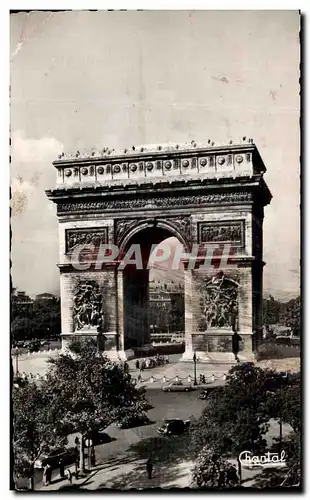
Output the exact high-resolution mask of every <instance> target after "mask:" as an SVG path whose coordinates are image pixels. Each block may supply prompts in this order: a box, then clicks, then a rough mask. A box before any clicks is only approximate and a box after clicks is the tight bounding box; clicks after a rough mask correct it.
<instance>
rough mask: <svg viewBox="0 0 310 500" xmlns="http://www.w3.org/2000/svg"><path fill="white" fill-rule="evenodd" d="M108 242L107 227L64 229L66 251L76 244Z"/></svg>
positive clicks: (98, 244) (96, 245) (95, 244)
mask: <svg viewBox="0 0 310 500" xmlns="http://www.w3.org/2000/svg"><path fill="white" fill-rule="evenodd" d="M105 243H108V227H101V228H93V229H66V253H68V252H70V250H72V249H73V248H74V247H75V246H76V245H90V244H92V245H94V246H95V247H99V246H100V245H101V244H105Z"/></svg>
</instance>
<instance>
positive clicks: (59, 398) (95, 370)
mask: <svg viewBox="0 0 310 500" xmlns="http://www.w3.org/2000/svg"><path fill="white" fill-rule="evenodd" d="M70 350H71V352H72V354H71V353H68V354H61V355H60V356H58V357H57V358H52V359H50V370H49V371H48V374H47V377H46V380H45V381H44V384H43V386H44V390H45V391H46V393H47V394H49V395H50V398H51V399H53V401H54V404H55V405H56V406H57V407H58V408H59V411H61V413H62V415H63V419H64V420H65V421H66V423H67V424H68V425H69V426H70V427H72V429H73V430H74V432H80V433H81V434H83V435H85V434H87V433H88V432H91V431H96V430H99V429H102V428H104V427H107V426H108V425H109V424H111V423H112V422H114V421H116V420H119V419H121V417H122V415H123V414H124V413H126V412H127V411H130V412H135V413H136V414H139V415H144V413H145V411H146V410H147V409H148V408H149V405H148V402H147V400H146V397H145V391H144V390H138V389H136V388H135V386H134V384H133V383H132V381H131V376H130V374H128V373H125V371H124V370H123V368H122V366H120V365H118V364H116V363H114V362H112V361H110V360H109V359H108V358H107V357H106V356H104V355H102V354H101V353H99V352H98V350H97V346H96V344H95V343H92V342H87V343H83V342H75V343H74V344H72V345H71V346H70Z"/></svg>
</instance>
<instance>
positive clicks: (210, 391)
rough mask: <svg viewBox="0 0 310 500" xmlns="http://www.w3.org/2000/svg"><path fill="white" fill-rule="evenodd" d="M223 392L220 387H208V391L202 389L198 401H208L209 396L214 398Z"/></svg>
mask: <svg viewBox="0 0 310 500" xmlns="http://www.w3.org/2000/svg"><path fill="white" fill-rule="evenodd" d="M221 391H223V387H222V386H214V387H208V389H203V390H202V391H201V393H200V394H199V396H198V398H199V399H208V398H209V397H210V396H215V395H216V394H218V393H220V392H221Z"/></svg>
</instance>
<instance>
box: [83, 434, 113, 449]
mask: <svg viewBox="0 0 310 500" xmlns="http://www.w3.org/2000/svg"><path fill="white" fill-rule="evenodd" d="M86 439H91V441H92V442H93V445H94V446H95V445H97V444H104V443H110V442H111V441H112V438H111V437H110V436H109V434H107V433H106V432H103V431H92V432H89V433H88V434H87V435H86V436H85V438H84V443H85V441H86Z"/></svg>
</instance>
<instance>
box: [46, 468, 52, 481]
mask: <svg viewBox="0 0 310 500" xmlns="http://www.w3.org/2000/svg"><path fill="white" fill-rule="evenodd" d="M45 477H46V486H48V485H49V484H51V481H52V466H51V465H50V464H47V465H46V472H45Z"/></svg>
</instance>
